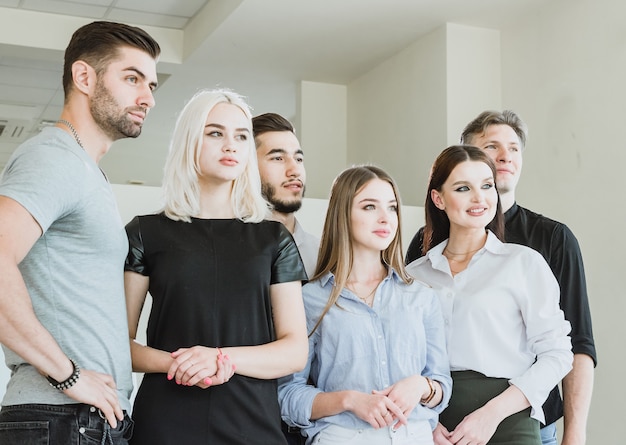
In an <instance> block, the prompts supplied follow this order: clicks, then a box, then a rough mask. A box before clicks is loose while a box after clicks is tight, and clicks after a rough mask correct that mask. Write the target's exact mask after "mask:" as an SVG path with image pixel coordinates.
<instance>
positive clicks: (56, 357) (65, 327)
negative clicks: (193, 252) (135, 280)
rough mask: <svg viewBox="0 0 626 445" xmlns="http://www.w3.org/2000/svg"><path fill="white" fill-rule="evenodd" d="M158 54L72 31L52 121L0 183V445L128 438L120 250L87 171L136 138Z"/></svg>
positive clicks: (108, 30)
mask: <svg viewBox="0 0 626 445" xmlns="http://www.w3.org/2000/svg"><path fill="white" fill-rule="evenodd" d="M159 53H160V49H159V46H158V44H157V43H156V42H155V41H154V40H153V39H152V38H151V37H150V36H149V35H148V34H147V33H146V32H145V31H143V30H141V29H139V28H136V27H131V26H127V25H123V24H119V23H113V22H93V23H90V24H88V25H85V26H83V27H81V28H80V29H78V30H77V31H76V32H75V33H74V35H73V36H72V39H71V41H70V43H69V45H68V47H67V49H66V52H65V65H64V72H63V87H64V90H65V105H64V108H63V111H62V113H61V117H60V119H59V120H58V121H57V123H56V126H55V127H51V128H46V129H44V130H43V131H42V132H41V133H40V134H39V135H37V136H35V137H33V138H32V139H30V140H28V141H26V142H25V143H23V144H22V145H21V146H20V147H18V148H17V150H16V151H15V152H14V153H13V155H12V156H11V159H10V160H9V162H8V164H7V166H6V168H5V170H4V171H3V172H2V176H1V177H0V270H2V273H1V274H0V342H1V343H2V346H3V349H4V353H5V357H6V364H7V366H8V367H9V369H10V370H11V379H10V380H9V383H8V385H7V390H6V393H5V396H4V399H3V400H2V410H1V411H0V443H2V444H4V443H10V444H13V443H15V444H17V443H35V442H36V443H50V444H64V445H65V444H73V443H79V441H80V440H81V439H80V437H82V436H88V437H89V438H90V439H92V440H93V439H96V440H98V441H99V440H100V438H102V439H103V440H104V439H109V441H108V442H107V443H115V444H125V443H127V439H128V437H129V436H130V433H131V431H132V424H131V422H130V419H129V418H128V415H127V414H126V413H124V411H126V412H130V402H129V399H128V398H129V396H130V393H131V391H132V375H131V360H130V349H129V339H128V325H127V320H126V306H125V299H124V283H123V265H124V259H125V257H126V254H127V251H128V241H127V238H126V235H125V232H124V228H123V225H122V221H121V220H120V217H119V213H118V211H117V207H116V203H115V197H114V195H113V192H112V190H111V187H110V185H109V183H108V181H107V179H106V176H105V175H104V173H103V172H102V171H101V170H100V168H99V167H98V162H99V161H100V159H101V158H102V156H104V155H105V154H106V152H107V151H108V150H109V148H110V147H111V144H112V143H113V142H114V141H115V140H117V139H121V138H124V137H137V136H139V134H140V133H141V127H142V125H143V120H144V118H145V116H146V114H147V112H148V110H149V109H150V108H152V107H153V106H154V98H153V95H152V91H153V89H154V88H155V87H156V82H157V80H156V79H157V76H156V60H157V58H158V56H159ZM83 440H84V439H83ZM81 443H82V442H81Z"/></svg>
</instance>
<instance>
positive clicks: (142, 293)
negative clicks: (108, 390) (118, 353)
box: [124, 271, 173, 373]
mask: <svg viewBox="0 0 626 445" xmlns="http://www.w3.org/2000/svg"><path fill="white" fill-rule="evenodd" d="M149 283H150V279H149V278H148V277H146V276H143V275H141V274H138V273H136V272H128V271H127V272H124V291H125V293H126V313H127V317H128V335H129V336H130V354H131V357H132V360H133V371H137V372H162V373H166V372H167V370H168V369H169V367H170V366H171V365H172V362H173V359H172V357H171V355H170V353H169V352H167V351H161V350H158V349H154V348H151V347H149V346H145V345H142V344H141V343H138V342H137V341H136V340H135V339H136V338H137V328H138V326H139V317H140V316H141V310H142V309H143V305H144V303H145V301H146V295H147V294H148V285H149Z"/></svg>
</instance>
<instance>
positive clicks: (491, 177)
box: [452, 176, 493, 185]
mask: <svg viewBox="0 0 626 445" xmlns="http://www.w3.org/2000/svg"><path fill="white" fill-rule="evenodd" d="M487 181H493V176H488V177H486V178H485V179H483V180H482V181H481V182H487ZM469 183H470V181H466V180H461V181H457V182H453V183H452V185H461V184H469Z"/></svg>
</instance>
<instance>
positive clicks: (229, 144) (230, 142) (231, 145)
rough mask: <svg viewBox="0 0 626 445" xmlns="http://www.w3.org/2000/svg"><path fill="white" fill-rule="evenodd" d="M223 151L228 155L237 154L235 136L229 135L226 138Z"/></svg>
mask: <svg viewBox="0 0 626 445" xmlns="http://www.w3.org/2000/svg"><path fill="white" fill-rule="evenodd" d="M222 150H223V151H225V152H227V153H235V152H236V151H237V144H235V138H234V137H233V135H227V136H225V137H224V146H223V147H222Z"/></svg>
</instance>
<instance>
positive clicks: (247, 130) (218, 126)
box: [204, 124, 250, 133]
mask: <svg viewBox="0 0 626 445" xmlns="http://www.w3.org/2000/svg"><path fill="white" fill-rule="evenodd" d="M207 127H215V128H219V129H220V130H226V127H225V126H224V125H222V124H206V125H205V126H204V128H207ZM235 131H244V132H246V133H250V129H249V128H246V127H241V128H235Z"/></svg>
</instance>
